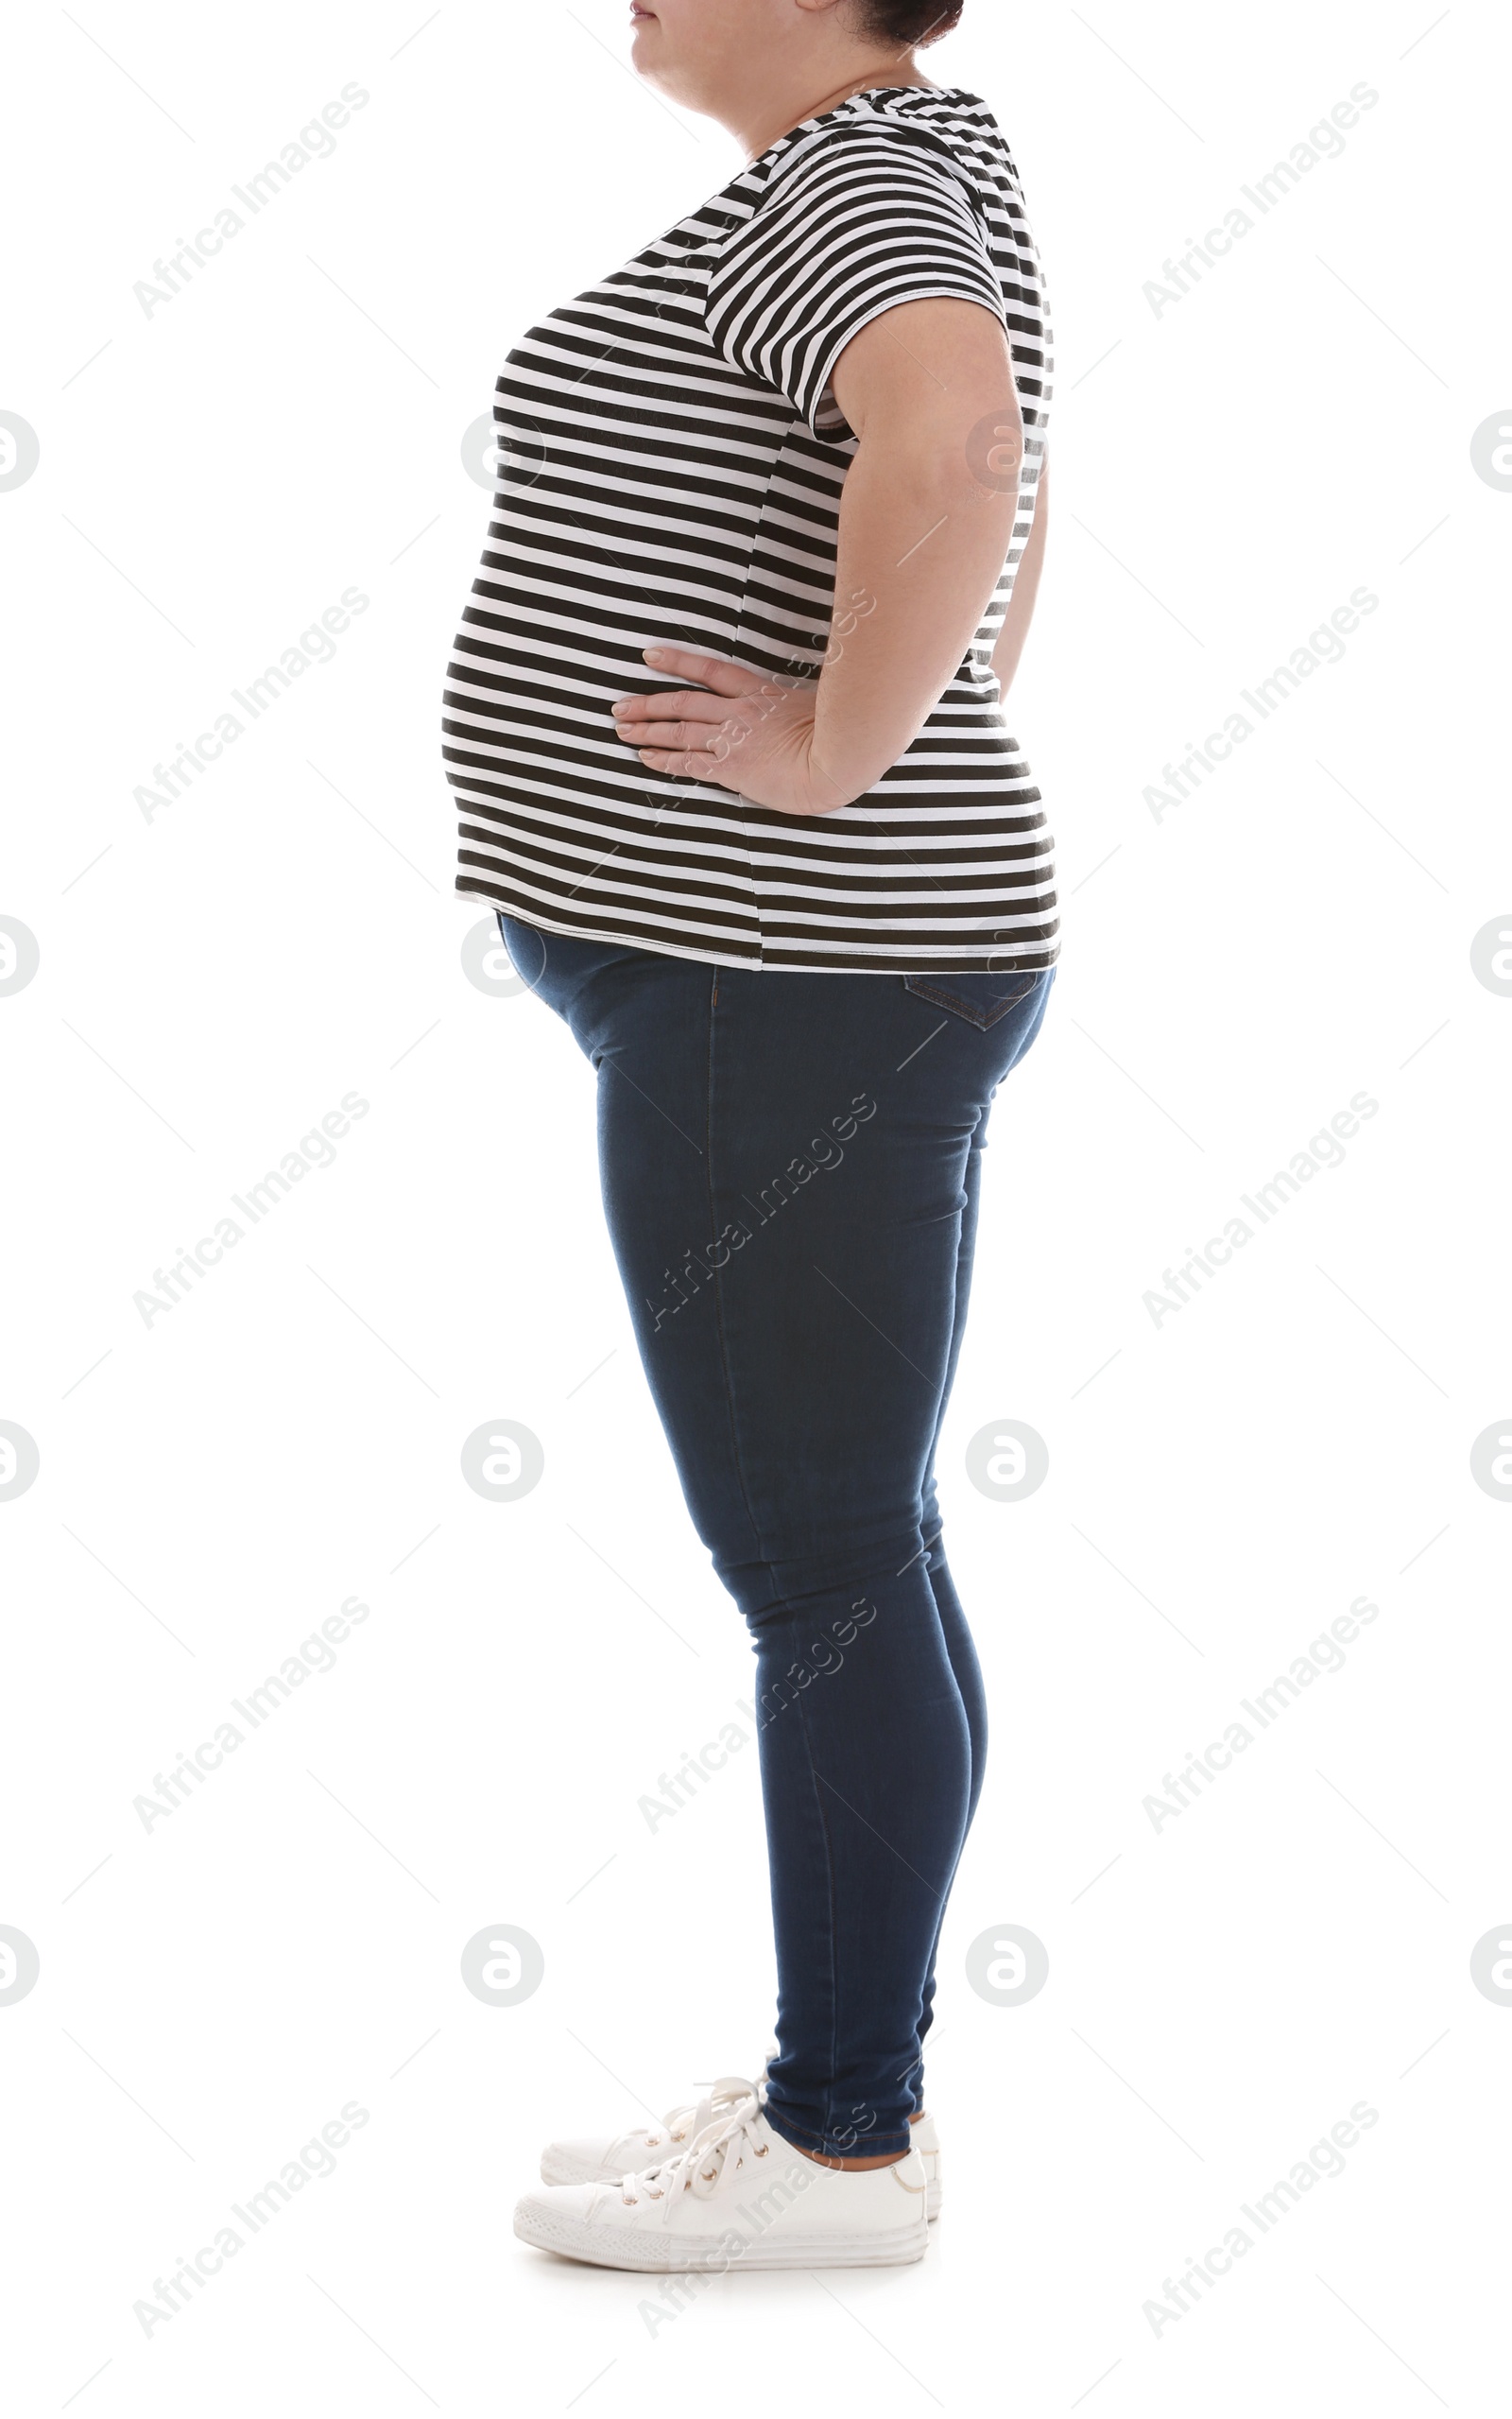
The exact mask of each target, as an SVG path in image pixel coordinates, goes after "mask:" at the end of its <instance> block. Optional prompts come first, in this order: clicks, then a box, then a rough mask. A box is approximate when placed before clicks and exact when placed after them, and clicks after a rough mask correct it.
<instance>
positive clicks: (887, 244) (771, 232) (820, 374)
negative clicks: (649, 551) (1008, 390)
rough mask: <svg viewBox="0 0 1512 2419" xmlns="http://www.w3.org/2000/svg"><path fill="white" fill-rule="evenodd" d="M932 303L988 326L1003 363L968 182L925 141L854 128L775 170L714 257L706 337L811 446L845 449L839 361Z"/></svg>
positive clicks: (1000, 320)
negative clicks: (791, 413) (881, 327)
mask: <svg viewBox="0 0 1512 2419" xmlns="http://www.w3.org/2000/svg"><path fill="white" fill-rule="evenodd" d="M926 299H934V300H946V301H951V302H960V304H961V305H962V306H963V308H964V311H965V316H966V318H967V319H968V320H974V319H975V318H982V319H985V320H989V321H992V320H995V321H996V323H997V327H998V330H999V332H1000V334H1001V335H1002V337H1003V349H1004V353H1005V354H1006V346H1007V336H1006V329H1007V317H1006V307H1005V302H1004V298H1003V285H1002V280H1001V278H1000V276H999V273H998V270H997V268H996V266H995V264H994V262H993V259H992V254H991V251H990V249H989V246H988V235H987V228H986V224H985V221H984V218H983V216H982V212H981V208H980V205H979V204H978V202H977V201H976V199H975V198H974V193H973V191H972V189H971V188H970V187H969V185H968V183H967V181H966V180H965V177H964V174H963V173H962V172H960V171H958V170H957V168H956V166H955V165H954V162H953V161H952V159H951V157H950V155H949V154H948V153H947V152H946V151H945V150H944V149H943V147H940V146H938V145H936V144H935V143H933V142H932V141H930V140H928V139H921V138H919V136H917V135H916V134H911V133H910V132H909V131H908V130H904V129H902V128H899V127H897V126H892V125H885V124H884V125H878V124H874V123H872V124H868V123H861V124H856V125H853V126H850V127H847V128H844V129H842V130H835V131H833V132H831V133H829V134H827V135H826V136H824V137H823V138H821V139H819V140H817V141H815V142H814V143H812V144H809V145H807V146H805V147H800V148H799V151H798V152H797V154H796V155H795V156H794V158H793V160H792V163H791V164H787V163H783V164H782V165H781V166H780V169H779V172H778V174H777V177H776V179H775V180H774V181H773V183H772V185H771V186H770V187H769V188H768V189H767V190H766V191H765V192H764V193H763V194H762V195H761V196H760V197H759V199H758V200H757V203H756V206H755V207H754V209H753V210H752V212H751V215H750V216H749V217H748V218H747V219H746V220H745V221H744V222H743V223H742V224H741V225H739V226H738V227H736V228H734V229H733V230H732V231H731V233H730V234H729V235H728V236H727V237H726V238H725V240H724V242H723V243H722V245H721V246H720V250H719V254H718V257H717V259H716V260H715V262H714V264H713V268H712V270H711V273H710V282H709V299H708V302H707V305H706V324H707V326H708V329H709V333H710V335H711V336H712V337H713V340H714V342H715V343H716V344H717V345H718V346H719V348H720V350H721V351H722V352H723V353H724V354H725V356H726V358H727V359H728V360H730V362H732V363H733V364H734V365H735V367H736V368H738V369H740V370H743V371H746V373H747V375H749V376H752V377H756V378H759V379H761V380H762V381H764V382H765V384H766V385H767V386H770V387H773V388H775V389H777V391H778V392H779V393H781V394H783V395H785V396H786V397H787V398H788V399H789V401H790V402H791V403H792V404H793V406H794V407H795V409H796V410H798V411H799V413H800V414H801V415H802V417H803V418H804V419H805V420H806V421H807V422H808V424H809V426H810V427H811V429H813V431H814V433H815V435H816V436H825V437H838V438H845V437H847V436H849V435H850V434H851V427H848V426H847V425H846V424H845V422H842V421H841V420H840V417H839V415H840V412H841V411H842V410H843V408H844V406H841V405H839V403H838V397H837V392H836V390H835V389H834V388H833V378H834V373H835V368H836V364H837V363H838V362H839V360H840V358H841V355H842V354H846V353H847V352H849V351H852V350H853V349H854V347H855V345H856V343H857V341H858V340H859V339H860V338H861V337H863V336H864V335H865V333H866V332H867V330H868V328H869V327H870V326H871V325H872V324H873V323H874V322H876V321H877V320H881V319H883V318H891V317H893V316H894V314H895V313H897V312H899V311H900V310H902V309H912V308H914V307H915V306H917V305H919V304H920V303H921V302H924V301H925V300H926ZM852 383H853V382H852ZM846 418H847V420H849V414H847V415H846Z"/></svg>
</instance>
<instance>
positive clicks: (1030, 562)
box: [992, 462, 1050, 697]
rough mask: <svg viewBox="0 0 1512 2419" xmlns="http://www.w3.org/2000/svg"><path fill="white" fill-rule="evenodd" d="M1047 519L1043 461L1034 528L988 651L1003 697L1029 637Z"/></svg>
mask: <svg viewBox="0 0 1512 2419" xmlns="http://www.w3.org/2000/svg"><path fill="white" fill-rule="evenodd" d="M1049 519H1050V465H1049V463H1048V462H1046V463H1045V465H1044V468H1043V469H1042V470H1041V472H1040V485H1039V489H1038V491H1037V493H1036V497H1035V508H1034V527H1033V528H1032V529H1031V530H1030V532H1029V543H1028V544H1027V545H1026V546H1025V548H1024V550H1023V554H1022V559H1021V561H1020V563H1019V568H1018V571H1017V573H1016V574H1015V576H1014V582H1013V594H1012V596H1010V597H1009V599H1008V610H1007V613H1006V614H1005V617H1004V623H1003V631H1002V634H1001V636H1000V637H999V639H998V643H997V645H996V647H995V648H993V650H992V669H993V670H994V672H996V674H997V676H998V685H999V687H1000V688H1001V690H1002V693H1003V695H1004V696H1005V697H1006V696H1007V694H1008V691H1009V689H1010V688H1011V687H1012V686H1013V680H1014V675H1015V673H1016V672H1017V671H1018V668H1019V659H1020V657H1021V656H1022V653H1023V642H1024V640H1025V639H1026V638H1027V637H1028V635H1029V624H1030V623H1031V621H1032V620H1033V619H1034V609H1035V600H1036V598H1037V597H1038V596H1039V594H1040V572H1041V571H1042V569H1043V568H1044V560H1045V532H1046V529H1047V527H1048V525H1049Z"/></svg>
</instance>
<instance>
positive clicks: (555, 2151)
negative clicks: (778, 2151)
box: [541, 2048, 944, 2219]
mask: <svg viewBox="0 0 1512 2419" xmlns="http://www.w3.org/2000/svg"><path fill="white" fill-rule="evenodd" d="M770 2055H771V2057H773V2058H775V2057H776V2055H777V2051H776V2049H775V2048H773V2049H772V2051H771V2052H770ZM751 2088H752V2086H751V2084H750V2083H748V2082H747V2081H746V2078H745V2076H744V2075H721V2077H720V2078H719V2081H718V2082H715V2083H711V2084H710V2086H709V2089H708V2090H707V2091H706V2092H705V2094H704V2096H703V2098H702V2099H696V2100H695V2099H690V2100H688V2101H687V2102H685V2103H684V2104H682V2105H681V2106H679V2107H677V2108H669V2109H668V2111H667V2113H666V2115H665V2116H664V2117H662V2122H661V2124H660V2125H628V2126H627V2127H626V2129H625V2131H624V2133H623V2134H615V2136H614V2138H613V2140H612V2141H610V2142H606V2141H605V2139H604V2137H603V2135H602V2134H590V2135H588V2136H587V2137H586V2138H583V2137H581V2136H579V2137H576V2138H574V2139H572V2140H569V2141H565V2142H548V2143H547V2144H546V2147H545V2149H544V2150H543V2151H541V2183H542V2184H618V2183H619V2181H620V2178H621V2177H622V2176H624V2175H627V2174H644V2171H645V2169H646V2168H650V2167H655V2166H657V2165H658V2164H659V2163H660V2162H662V2161H663V2160H666V2159H670V2158H675V2157H676V2156H677V2154H678V2152H679V2151H680V2150H683V2149H685V2148H686V2146H687V2144H688V2143H689V2142H691V2141H692V2139H693V2137H694V2135H695V2134H697V2133H700V2132H701V2131H702V2130H703V2128H704V2126H705V2125H707V2124H708V2122H709V2119H710V2117H713V2116H714V2115H715V2114H716V2113H717V2112H718V2111H719V2110H720V2109H723V2108H728V2107H729V2106H730V2104H731V2101H732V2100H733V2099H738V2098H739V2097H740V2096H741V2094H743V2093H745V2092H748V2091H749V2090H751ZM754 2088H755V2091H756V2096H757V2098H758V2099H762V2100H765V2096H766V2070H765V2067H764V2068H763V2069H762V2072H761V2074H760V2076H759V2077H758V2078H757V2081H756V2083H755V2086H754ZM909 2137H910V2140H911V2142H912V2145H913V2148H914V2149H915V2150H916V2151H918V2153H919V2157H920V2159H921V2160H922V2161H923V2165H924V2177H925V2181H926V2183H927V2185H928V2187H929V2193H928V2209H929V2215H930V2217H931V2218H932V2219H934V2218H937V2217H938V2216H939V2211H940V2202H941V2200H942V2198H943V2192H944V2186H943V2182H942V2178H941V2173H940V2155H939V2134H938V2131H937V2129H936V2124H935V2119H934V2118H933V2117H929V2116H924V2117H919V2120H918V2122H917V2123H916V2124H914V2125H912V2126H910V2128H909ZM857 2147H858V2149H859V2145H858V2146H857Z"/></svg>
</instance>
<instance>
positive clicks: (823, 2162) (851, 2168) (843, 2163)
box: [790, 2142, 908, 2175]
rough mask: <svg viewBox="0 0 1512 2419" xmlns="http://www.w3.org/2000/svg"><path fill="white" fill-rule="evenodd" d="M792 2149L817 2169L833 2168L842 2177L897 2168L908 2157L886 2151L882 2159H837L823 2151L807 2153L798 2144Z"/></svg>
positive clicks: (904, 2152) (792, 2146)
mask: <svg viewBox="0 0 1512 2419" xmlns="http://www.w3.org/2000/svg"><path fill="white" fill-rule="evenodd" d="M790 2147H791V2148H792V2149H793V2150H795V2151H798V2154H799V2158H800V2159H811V2160H812V2161H813V2163H814V2165H815V2166H816V2167H827V2168H833V2169H834V2170H835V2171H836V2173H838V2174H841V2175H863V2174H866V2173H867V2172H868V2170H869V2169H870V2168H879V2167H896V2166H897V2165H898V2162H899V2161H900V2159H905V2158H906V2157H907V2156H908V2152H907V2151H884V2153H883V2155H882V2156H881V2157H880V2158H869V2159H835V2158H830V2157H829V2156H827V2155H826V2153H825V2152H824V2151H805V2150H803V2149H802V2148H801V2147H800V2146H799V2143H797V2142H794V2143H792V2144H791V2145H790Z"/></svg>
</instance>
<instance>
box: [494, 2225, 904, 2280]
mask: <svg viewBox="0 0 1512 2419" xmlns="http://www.w3.org/2000/svg"><path fill="white" fill-rule="evenodd" d="M514 2230H515V2233H516V2235H517V2236H518V2237H519V2238H520V2240H521V2241H522V2242H528V2243H531V2244H533V2245H534V2247H535V2248H536V2250H538V2251H552V2252H556V2253H557V2254H558V2256H559V2257H561V2258H563V2259H578V2260H583V2261H585V2262H587V2264H588V2265H589V2266H591V2267H593V2268H622V2269H630V2270H634V2271H636V2272H643V2273H651V2274H658V2275H662V2274H671V2275H687V2274H690V2273H692V2272H697V2271H702V2270H713V2272H723V2271H725V2270H728V2269H730V2268H743V2269H745V2268H902V2267H906V2266H908V2265H910V2264H911V2263H912V2262H913V2261H914V2260H917V2259H922V2258H923V2256H924V2254H925V2253H926V2251H927V2250H928V2249H929V2234H928V2229H927V2226H923V2227H921V2226H918V2225H912V2226H895V2227H894V2228H892V2229H891V2231H890V2232H888V2233H885V2234H872V2235H797V2236H791V2237H789V2238H787V2239H785V2240H784V2241H782V2242H747V2243H745V2244H744V2245H743V2246H742V2248H741V2250H740V2251H739V2253H738V2254H733V2255H732V2254H731V2253H730V2252H729V2251H727V2250H724V2249H722V2248H721V2247H720V2246H719V2245H718V2244H709V2245H706V2246H704V2247H702V2248H701V2249H692V2248H690V2247H688V2246H687V2245H680V2244H679V2242H678V2240H677V2238H676V2237H673V2238H670V2239H669V2240H667V2241H665V2242H656V2241H654V2240H652V2239H650V2238H648V2237H645V2236H635V2237H632V2238H628V2239H627V2238H626V2236H625V2235H624V2234H623V2233H620V2232H619V2231H618V2230H617V2229H608V2228H605V2227H602V2226H586V2225H584V2224H582V2223H581V2222H580V2221H579V2220H576V2219H572V2218H565V2217H556V2216H549V2217H548V2216H546V2215H545V2214H544V2213H542V2214H541V2215H537V2214H536V2213H534V2212H532V2213H531V2215H530V2216H529V2217H528V2218H526V2217H523V2216H522V2215H521V2214H520V2213H517V2214H516V2217H515V2221H514ZM611 2245H612V2248H611Z"/></svg>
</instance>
